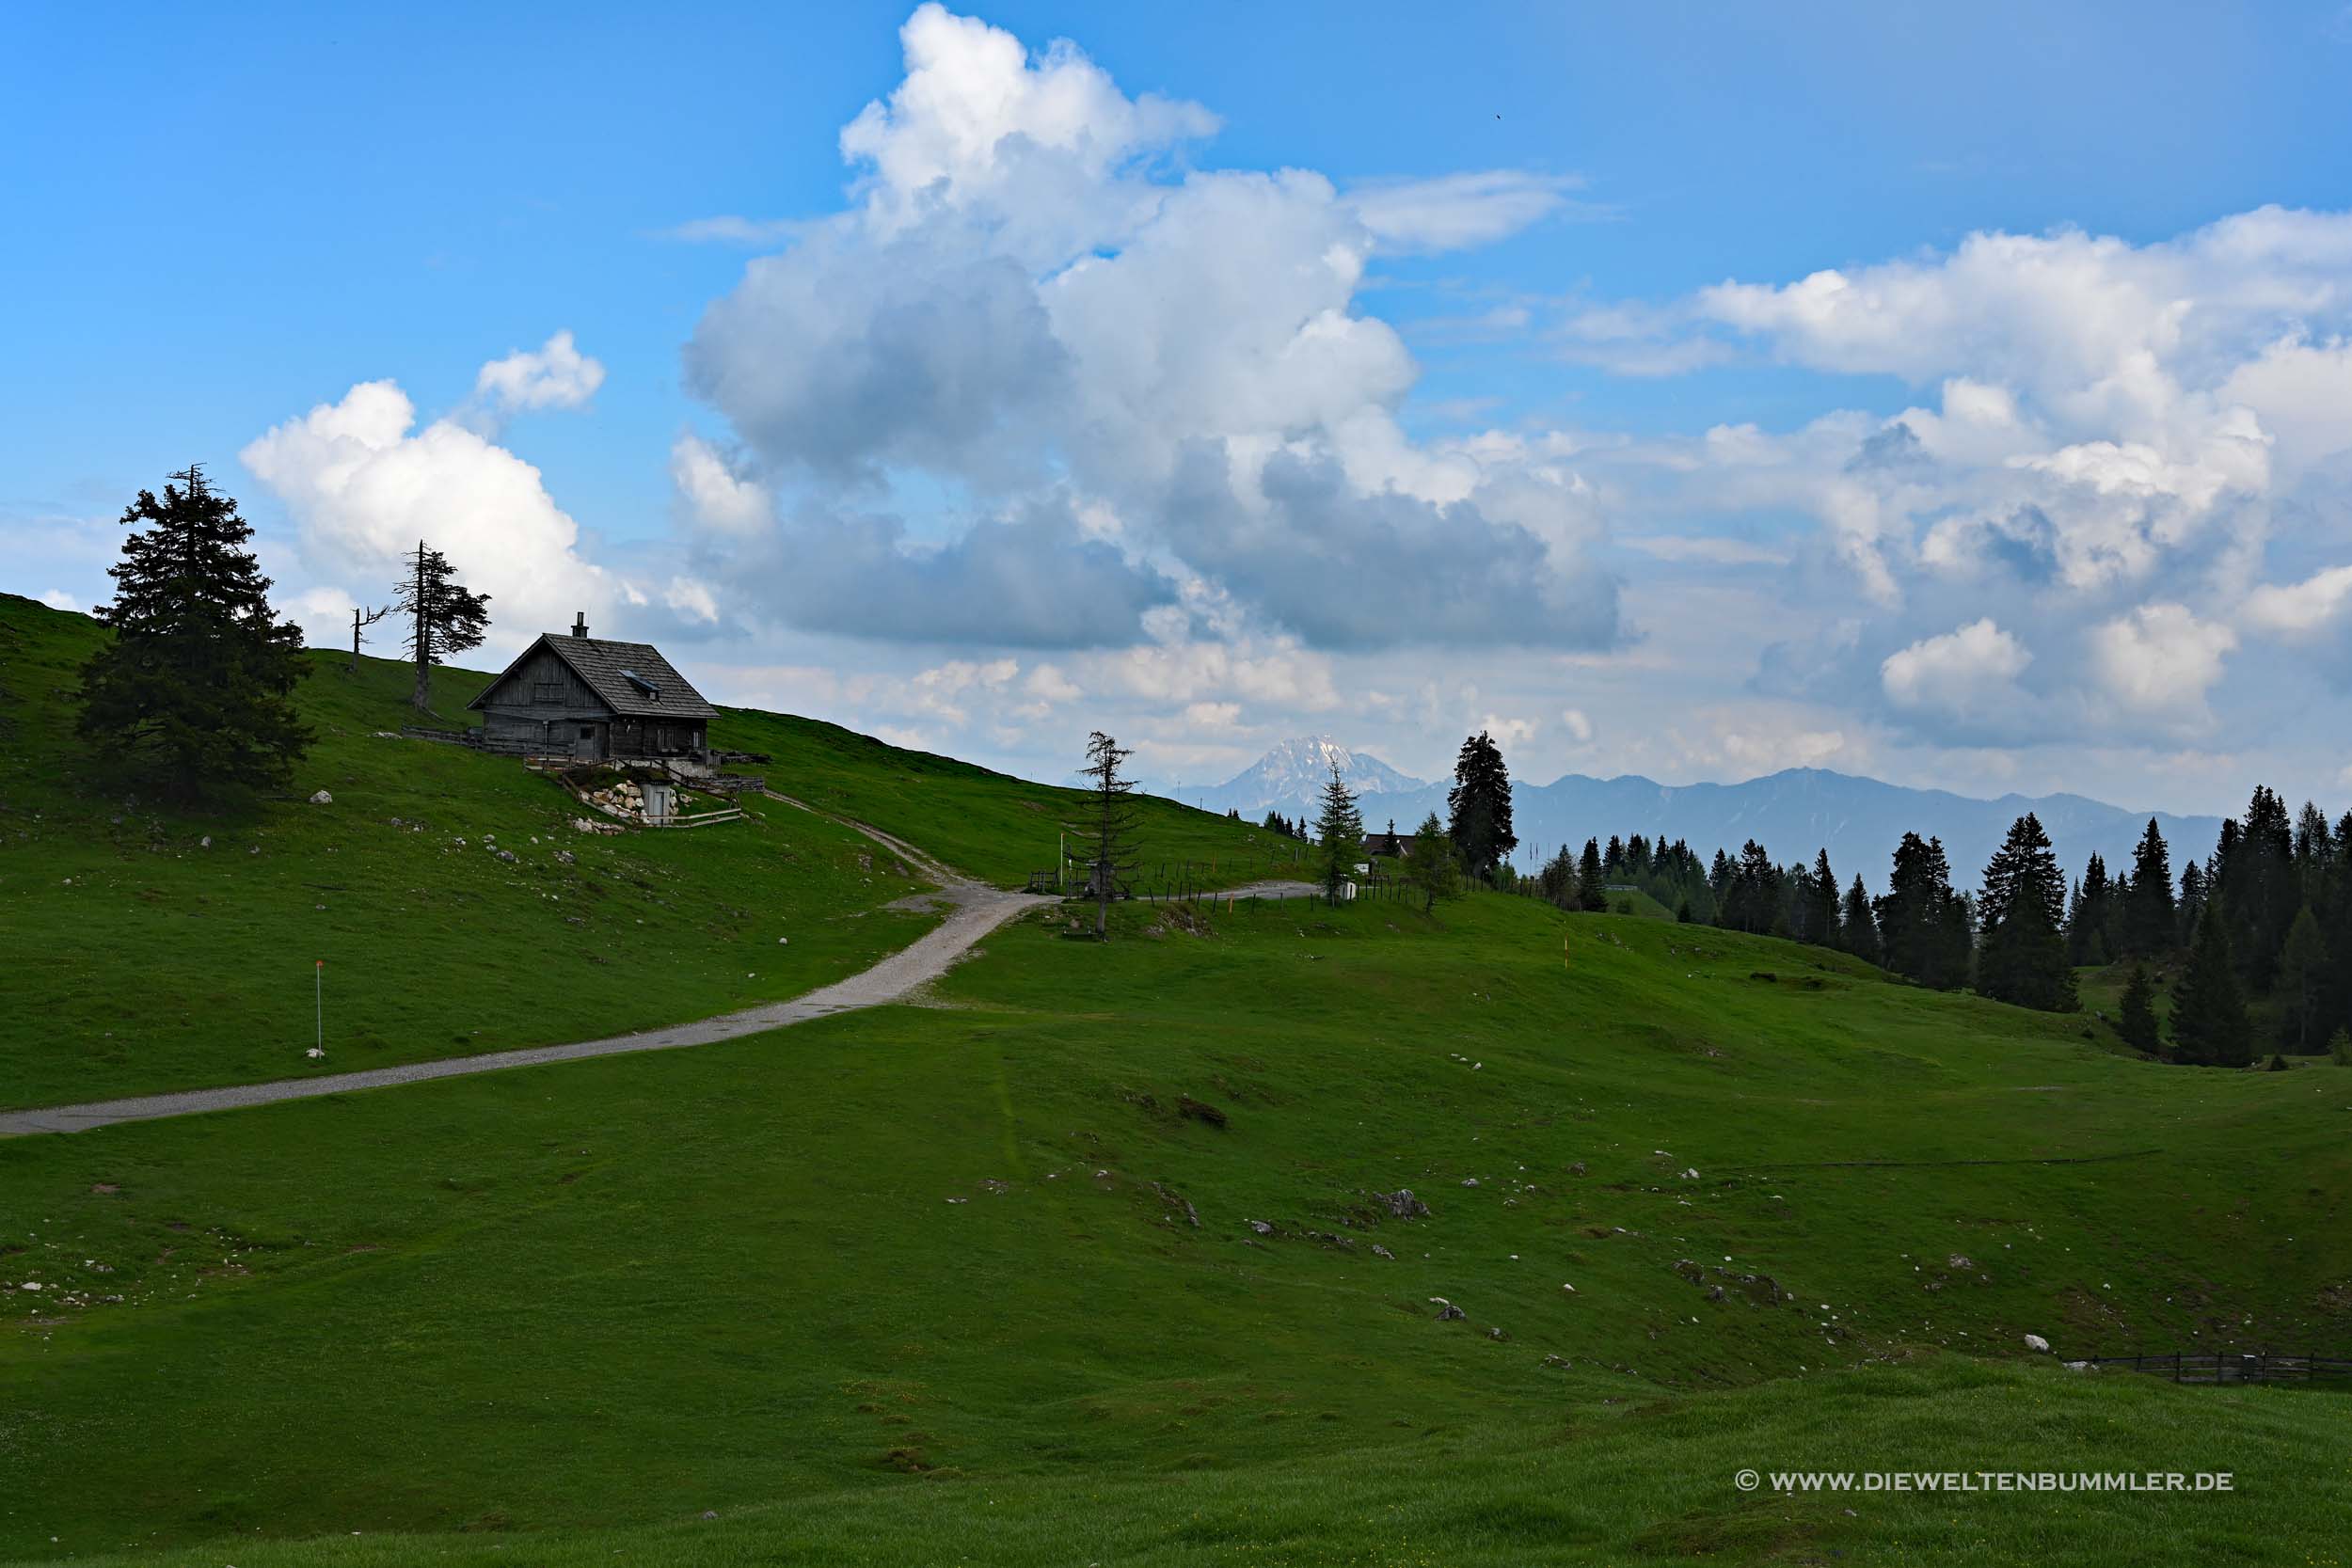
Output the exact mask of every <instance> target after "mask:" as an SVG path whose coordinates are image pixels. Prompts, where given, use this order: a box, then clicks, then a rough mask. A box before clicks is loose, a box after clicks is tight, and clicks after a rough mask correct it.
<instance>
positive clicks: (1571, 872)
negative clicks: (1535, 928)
mask: <svg viewBox="0 0 2352 1568" xmlns="http://www.w3.org/2000/svg"><path fill="white" fill-rule="evenodd" d="M1535 891H1536V892H1537V893H1539V894H1541V895H1543V897H1544V899H1545V900H1546V901H1547V902H1549V903H1553V904H1557V905H1559V906H1560V908H1562V909H1564V910H1569V909H1574V908H1575V907H1576V902H1577V899H1576V857H1575V856H1573V855H1571V854H1569V853H1568V847H1567V846H1566V845H1565V844H1563V845H1562V846H1560V847H1559V849H1558V850H1557V851H1555V852H1554V853H1553V855H1552V857H1551V858H1550V859H1549V860H1548V861H1546V862H1544V863H1543V869H1542V870H1540V871H1538V872H1537V873H1536V874H1535Z"/></svg>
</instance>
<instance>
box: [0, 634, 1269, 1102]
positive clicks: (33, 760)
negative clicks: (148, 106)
mask: <svg viewBox="0 0 2352 1568" xmlns="http://www.w3.org/2000/svg"><path fill="white" fill-rule="evenodd" d="M101 635H102V634H101V633H100V631H99V629H98V627H97V626H95V624H94V623H92V622H91V621H89V620H88V619H87V617H84V616H79V615H70V614H62V613H59V612H57V611H55V610H48V609H46V608H44V607H42V606H40V605H38V604H35V603H33V602H32V601H30V600H28V599H23V598H19V597H15V596H13V595H5V594H0V665H5V668H6V671H7V673H6V675H5V677H4V678H0V943H5V945H6V947H7V950H8V953H9V954H10V957H11V973H10V975H9V988H8V1007H7V1008H6V1009H5V1010H0V1105H38V1104H54V1103H59V1102H63V1101H81V1100H94V1099H103V1098H108V1097H112V1096H118V1095H125V1094H138V1093H147V1092H151V1091H161V1090H167V1089H178V1088H190V1087H197V1086H200V1085H212V1084H224V1083H240V1082H249V1081H254V1080H260V1079H269V1078H282V1077H288V1076H293V1075H296V1074H299V1073H304V1072H318V1071H332V1070H343V1069H355V1068H366V1067H380V1066H385V1065H388V1064H390V1063H394V1062H402V1061H414V1060H420V1059H423V1058H429V1057H435V1056H448V1055H463V1054H470V1053H478V1052H484V1051H493V1050H503V1049H507V1048H510V1047H515V1046H523V1045H537V1044H546V1043H548V1042H551V1041H558V1040H567V1039H581V1038H589V1037H596V1036H599V1035H605V1034H612V1033H619V1032H622V1031H626V1030H629V1029H637V1028H644V1027H648V1026H651V1025H655V1024H660V1023H671V1022H679V1021H681V1020H685V1019H690V1018H699V1017H703V1016H706V1015H708V1014H711V1013H715V1012H721V1011H724V1010H727V1009H729V1008H733V1007H739V1006H751V1005H754V1004H755V1003H759V1002H765V1001H772V1000H776V999H778V998H782V997H787V996H791V995H796V994H798V993H800V992H802V991H804V990H810V989H812V988H814V987H816V986H818V985H822V984H824V983H826V982H828V981H831V980H833V979H836V978H838V977H839V976H841V975H842V974H849V973H851V972H853V971H855V970H857V969H860V968H863V967H864V966H865V965H866V964H867V963H870V962H871V961H873V959H874V958H878V957H880V956H881V955H882V954H883V953H885V952H887V951H889V950H891V949H893V948H896V947H899V946H903V945H904V944H905V943H906V942H910V941H912V940H914V937H915V936H916V935H917V934H919V932H920V931H921V930H922V929H924V928H925V927H927V926H928V925H929V924H930V920H929V917H926V916H922V915H917V914H911V913H904V912H899V911H885V910H882V908H881V906H882V905H884V904H887V903H889V902H890V901H892V900H894V899H896V898H898V897H899V896H900V895H904V894H905V893H907V892H909V891H910V890H912V889H914V888H915V887H917V886H920V885H921V884H919V883H917V882H915V881H913V880H911V879H909V878H908V877H906V876H905V875H903V874H901V869H902V868H900V867H898V864H897V863H896V862H895V860H894V859H893V857H891V856H889V855H887V854H870V855H869V853H868V852H869V851H872V850H873V849H874V846H873V845H872V844H871V843H870V842H869V841H867V840H866V839H864V838H862V837H860V836H859V835H857V834H855V833H853V832H849V831H848V830H846V829H844V828H841V827H838V826H836V825H834V824H833V823H830V822H827V821H825V820H823V819H822V818H821V817H818V816H811V815H810V814H808V813H805V812H800V811H795V810H793V809H792V808H790V807H787V806H784V805H781V804H778V803H775V802H772V801H761V800H753V801H752V802H751V803H750V810H751V811H752V813H753V816H754V818H755V820H754V821H753V822H750V823H745V824H739V825H731V826H719V827H713V828H707V829H700V830H696V831H694V832H670V833H633V834H629V835H626V836H622V837H607V836H585V835H580V834H578V833H575V832H572V830H571V829H570V828H569V827H568V825H567V824H568V823H569V821H570V819H571V818H572V817H573V816H576V815H578V811H577V808H576V805H575V803H574V802H573V801H572V800H571V799H570V798H569V797H568V796H567V795H565V794H564V792H563V791H562V790H561V789H560V788H559V787H558V786H557V785H556V784H554V783H552V782H550V781H548V780H546V779H543V778H540V777H537V776H535V775H533V774H532V773H530V772H528V771H527V770H525V769H523V768H520V767H519V766H517V765H516V764H515V763H513V762H511V761H507V760H504V759H501V758H496V757H486V756H482V755H478V754H475V753H473V752H467V751H465V750H463V749H460V748H457V747H451V746H437V745H433V744H430V743H426V742H420V741H402V740H387V739H380V738H377V737H376V732H378V731H393V732H397V730H398V729H399V727H400V725H401V724H402V723H403V722H405V721H410V720H413V719H414V718H415V717H416V715H415V713H414V712H413V710H411V709H410V708H409V707H408V705H407V694H408V689H409V681H410V674H409V670H408V667H407V666H405V665H403V664H400V663H397V662H395V661H390V660H378V659H369V660H365V661H363V664H362V672H361V674H360V675H359V677H358V679H356V680H355V679H353V678H352V677H350V676H349V675H348V674H346V673H345V666H346V663H347V656H342V655H335V654H327V653H321V654H317V655H314V656H313V657H314V659H315V661H316V665H317V668H316V671H315V673H313V675H312V676H311V678H310V680H308V681H306V682H305V683H304V684H303V686H302V687H301V688H300V689H299V701H300V703H301V705H302V706H303V708H304V711H305V712H306V714H307V715H308V716H309V718H310V721H311V722H312V724H313V725H314V726H315V727H316V728H317V730H318V732H319V736H320V739H319V743H318V745H317V746H316V747H315V748H314V750H313V751H312V752H310V756H309V757H308V758H307V759H306V761H305V763H304V764H303V767H302V768H301V771H300V773H299V775H298V778H297V782H296V786H295V789H294V792H293V798H292V799H291V800H285V801H278V802H268V803H265V804H264V805H262V807H260V808H258V809H253V810H248V811H246V812H244V813H241V814H235V815H231V816H220V815H216V814H191V813H186V812H176V811H173V810H170V809H167V808H164V807H160V806H158V805H156V804H155V803H153V802H151V801H139V802H132V801H129V800H124V799H122V798H121V796H120V793H119V791H115V790H103V789H102V788H101V787H100V786H97V785H95V784H91V783H90V782H89V781H88V779H87V777H86V775H85V773H84V772H83V770H82V768H81V765H80V763H79V760H78V759H79V748H78V747H77V746H76V745H75V744H74V743H73V742H72V739H71V737H70V730H71V724H72V711H73V709H72V689H73V685H74V671H75V669H76V668H77V667H78V665H79V664H80V663H81V661H82V660H83V659H84V658H85V657H87V655H88V653H89V651H90V649H91V648H92V647H94V646H95V645H96V642H97V639H98V638H99V637H100V636H101ZM486 680H487V677H486V676H484V675H481V674H479V673H469V672H465V671H454V670H448V671H442V672H439V673H438V675H437V681H436V684H435V705H436V707H437V709H438V711H439V713H440V714H441V715H443V716H444V722H448V723H462V722H465V721H467V720H468V718H469V716H468V715H467V714H466V713H465V704H466V703H467V702H468V701H469V700H470V699H471V698H472V697H473V695H474V694H475V693H476V692H478V691H479V690H480V689H482V687H483V685H485V683H486ZM715 738H716V739H717V740H718V741H719V742H720V743H721V744H723V745H727V746H731V747H735V748H738V749H743V750H757V751H767V752H773V753H774V754H775V756H776V761H775V763H774V764H773V765H771V767H770V768H768V769H767V771H768V773H769V775H770V777H771V782H772V783H773V784H774V785H775V786H776V787H777V788H779V789H783V790H786V791H787V792H791V793H795V794H796V795H797V796H798V797H799V798H801V799H803V800H811V802H812V803H814V804H818V805H819V806H821V807H822V808H823V809H826V810H829V811H834V812H837V813H842V814H846V815H850V816H856V817H861V818H864V819H866V820H868V821H872V822H874V823H876V824H878V825H881V826H883V827H886V828H896V829H897V830H898V831H900V832H913V831H914V830H915V829H917V828H918V827H927V826H928V824H929V823H930V822H931V821H933V820H936V821H938V822H939V823H941V824H943V825H944V826H943V827H942V829H941V831H939V832H930V831H925V832H920V833H919V834H918V835H917V836H920V837H921V838H922V839H923V840H924V841H925V844H926V846H927V847H930V848H932V849H933V850H934V851H935V852H937V853H940V854H941V855H943V856H944V857H945V858H946V859H947V860H948V861H949V862H950V863H955V864H957V865H959V866H962V867H968V868H970V869H973V870H975V871H977V872H978V873H980V874H983V875H986V876H990V877H993V878H996V879H1000V880H1018V879H1019V878H1020V876H1021V874H1022V871H1023V869H1024V868H1025V867H1026V866H1027V865H1028V864H1029V863H1032V862H1034V863H1037V864H1040V865H1044V864H1050V863H1051V862H1052V859H1053V851H1052V837H1051V833H1052V830H1053V825H1054V823H1055V821H1056V819H1057V814H1058V813H1066V812H1067V811H1068V810H1069V805H1070V801H1071V799H1072V797H1070V796H1069V794H1068V792H1066V791H1055V790H1048V789H1043V788H1038V787H1033V786H1030V785H1026V784H1022V783H1020V782H1019V781H1017V780H1012V779H1008V778H1005V777H1003V776H1002V775H998V774H993V773H988V772H986V771H984V770H982V769H979V768H971V767H969V766H967V765H964V764H961V763H949V762H946V761H945V760H944V759H939V758H932V757H926V756H923V755H920V754H918V753H913V752H897V751H894V750H892V749H891V748H889V747H885V746H882V744H881V743H880V742H876V741H870V740H866V739H865V738H864V737H862V736H852V735H850V734H849V733H848V732H846V731H843V730H839V729H835V728H834V727H833V726H830V725H822V724H815V723H810V722H807V721H799V720H788V719H781V718H777V717H775V716H772V715H765V714H755V713H747V712H739V711H733V712H729V713H728V714H727V715H726V716H725V717H724V718H723V720H722V721H720V723H719V725H718V726H717V729H716V736H715ZM322 787H323V788H326V790H328V791H329V792H330V793H331V794H332V795H333V796H334V803H333V804H332V805H327V806H312V805H310V804H308V803H307V800H306V799H305V798H307V797H308V796H309V795H310V792H311V791H313V790H315V789H319V788H322ZM1146 827H1147V830H1148V832H1147V838H1146V841H1147V844H1148V846H1149V847H1151V848H1152V851H1153V852H1154V853H1155V854H1159V855H1194V856H1197V857H1200V858H1202V859H1206V858H1208V857H1209V856H1211V855H1216V856H1218V857H1220V863H1221V871H1222V875H1223V880H1225V881H1226V882H1231V881H1233V880H1236V879H1239V878H1240V877H1241V876H1243V875H1244V874H1245V873H1243V872H1242V871H1241V870H1239V869H1238V868H1239V867H1240V866H1241V865H1242V864H1243V863H1248V864H1251V865H1255V864H1258V863H1259V862H1258V861H1256V860H1253V859H1251V858H1250V855H1249V854H1248V849H1249V846H1250V841H1251V840H1252V839H1254V838H1255V837H1256V836H1257V835H1255V834H1254V832H1251V831H1248V830H1244V829H1243V828H1241V827H1240V826H1239V825H1237V824H1233V823H1229V822H1227V821H1226V820H1225V819H1223V818H1221V817H1216V816H1208V815H1206V814H1203V813H1200V812H1196V811H1191V810H1188V809H1186V808H1183V807H1178V806H1174V805H1170V804H1167V803H1165V802H1155V803H1153V805H1152V809H1151V811H1150V813H1149V814H1148V816H1147V820H1146ZM1024 835H1025V836H1024ZM491 837H495V839H496V841H497V843H498V844H499V845H501V846H503V847H506V848H508V849H510V850H511V851H512V852H513V853H515V854H516V856H517V857H518V859H517V861H516V862H515V863H506V862H503V861H501V860H498V859H496V858H495V857H494V856H493V855H492V854H491V853H490V852H489V846H488V844H487V842H486V840H487V839H489V838H491ZM207 839H209V840H210V843H209V845H207V844H206V843H205V841H206V840H207ZM460 840H462V841H463V843H462V844H461V843H460V842H459V841H460ZM1040 844H1042V846H1043V847H1042V848H1040V847H1038V846H1039V845H1040ZM558 849H564V850H568V851H569V852H571V853H572V854H573V855H574V857H575V859H576V862H577V863H575V864H571V865H566V864H564V863H560V862H558V861H557V860H556V858H555V855H556V852H557V850H558ZM1212 880H1214V879H1212ZM780 936H781V937H787V938H788V939H789V942H788V944H786V945H779V943H778V942H777V940H776V939H777V938H778V937H780ZM319 958H324V959H325V960H326V965H327V969H326V979H327V986H328V993H327V999H328V1037H327V1043H328V1047H329V1049H328V1052H327V1055H326V1059H325V1060H324V1061H323V1062H319V1063H312V1062H310V1061H309V1060H308V1059H307V1058H306V1057H305V1056H304V1054H303V1052H304V1050H305V1048H307V1047H308V1046H309V1045H310V1042H311V1038H312V1027H313V1019H312V997H311V988H310V987H309V986H306V985H304V984H303V982H304V981H305V980H309V979H310V978H311V977H312V973H311V966H312V961H313V960H314V959H319Z"/></svg>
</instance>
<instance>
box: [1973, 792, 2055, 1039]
mask: <svg viewBox="0 0 2352 1568" xmlns="http://www.w3.org/2000/svg"><path fill="white" fill-rule="evenodd" d="M2065 914H2066V879H2065V878H2064V876H2063V875H2061V874H2060V872H2059V871H2058V856H2057V855H2056V854H2055V853H2053V852H2052V850H2051V847H2050V835H2049V834H2048V833H2046V832H2042V821H2041V819H2040V818H2039V817H2037V816H2034V814H2033V813H2031V812H2027V813H2026V815H2025V816H2021V817H2019V818H2018V819H2017V820H2016V821H2015V822H2014V823H2012V824H2011V825H2010V830H2009V835H2008V836H2007V837H2006V838H2005V839H2003V840H2002V842H2001V847H2000V848H1999V849H1998V850H1996V851H1994V856H1993V859H1992V861H1991V862H1990V863H1987V864H1986V866H1985V868H1984V891H1983V893H1982V894H1981V895H1979V897H1978V899H1977V922H1978V928H1979V930H1980V931H1981V932H1982V933H1983V941H1982V945H1981V946H1980V948H1979V953H1978V957H1977V989H1978V990H1981V991H1982V992H1983V993H1984V994H1985V995H1987V996H1990V997H1992V998H1993V999H1994V1000H1995V1001H1997V1002H2011V1003H2015V1004H2016V1005H2017V1006H2021V1007H2034V1008H2038V1009H2040V1010H2041V1011H2042V1012H2052V1013H2062V1012H2072V1011H2073V1010H2074V1007H2075V1006H2076V1003H2075V997H2074V970H2073V969H2072V968H2071V967H2070V966H2069V965H2068V963H2067V954H2066V933H2065V928H2064V927H2065Z"/></svg>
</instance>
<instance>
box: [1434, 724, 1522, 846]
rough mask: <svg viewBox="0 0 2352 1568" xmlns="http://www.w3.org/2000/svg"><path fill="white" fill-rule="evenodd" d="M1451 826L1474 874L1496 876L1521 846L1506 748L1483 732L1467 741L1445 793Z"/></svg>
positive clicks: (1455, 764) (1455, 838) (1448, 819)
mask: <svg viewBox="0 0 2352 1568" xmlns="http://www.w3.org/2000/svg"><path fill="white" fill-rule="evenodd" d="M1445 803H1446V813H1447V822H1446V831H1447V832H1448V833H1449V834H1450V835H1451V836H1452V838H1453V840H1454V847H1456V848H1457V849H1459V850H1460V851H1461V854H1462V858H1463V860H1464V862H1465V863H1468V864H1469V866H1470V875H1472V876H1474V877H1486V878H1491V877H1493V876H1494V874H1495V866H1496V864H1497V863H1500V862H1502V861H1504V860H1507V859H1509V858H1510V854H1511V851H1512V850H1514V849H1516V848H1518V847H1519V840H1518V834H1517V833H1514V832H1512V831H1511V773H1510V769H1509V768H1505V767H1504V766H1503V763H1502V747H1500V746H1498V745H1496V744H1495V740H1494V736H1490V735H1488V734H1487V733H1486V731H1485V730H1481V731H1479V732H1478V733H1477V734H1476V735H1474V736H1470V738H1469V739H1468V740H1465V741H1463V742H1462V750H1461V752H1460V754H1459V755H1457V756H1456V757H1455V758H1454V787H1453V788H1452V789H1450V790H1448V791H1447V792H1446V797H1445Z"/></svg>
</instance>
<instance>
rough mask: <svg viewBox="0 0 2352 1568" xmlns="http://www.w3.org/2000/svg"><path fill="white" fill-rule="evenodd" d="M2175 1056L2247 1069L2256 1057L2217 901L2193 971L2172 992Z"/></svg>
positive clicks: (2208, 910)
mask: <svg viewBox="0 0 2352 1568" xmlns="http://www.w3.org/2000/svg"><path fill="white" fill-rule="evenodd" d="M2172 1053H2173V1056H2174V1057H2175V1059H2177V1060H2179V1061H2183V1062H2186V1063H2188V1064H2189V1065H2190V1066H2192V1067H2244V1066H2245V1065H2246V1064H2247V1063H2249V1062H2250V1061H2252V1060H2253V1059H2254V1040H2253V1028H2252V1026H2251V1025H2250V1024H2249V1023H2248V1022H2247V1020H2246V1000H2245V997H2244V995H2243V994H2242V993H2241V992H2240V991H2239V990H2238V979H2237V965H2236V963H2235V961H2234V960H2233V958H2231V955H2230V933H2229V930H2228V928H2227V921H2226V917H2225V916H2224V915H2223V913H2222V911H2221V907H2220V904H2219V902H2218V901H2217V900H2208V901H2207V902H2206V904H2205V907H2204V909H2203V911H2202V912H2201V914H2200V915H2199V916H2198V920H2197V941H2196V942H2195V944H2194V945H2192V946H2191V947H2190V948H2189V954H2188V970H2187V973H2185V974H2183V975H2182V976H2181V983H2180V985H2179V986H2178V987H2177V988H2175V989H2174V990H2173V992H2172Z"/></svg>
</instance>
